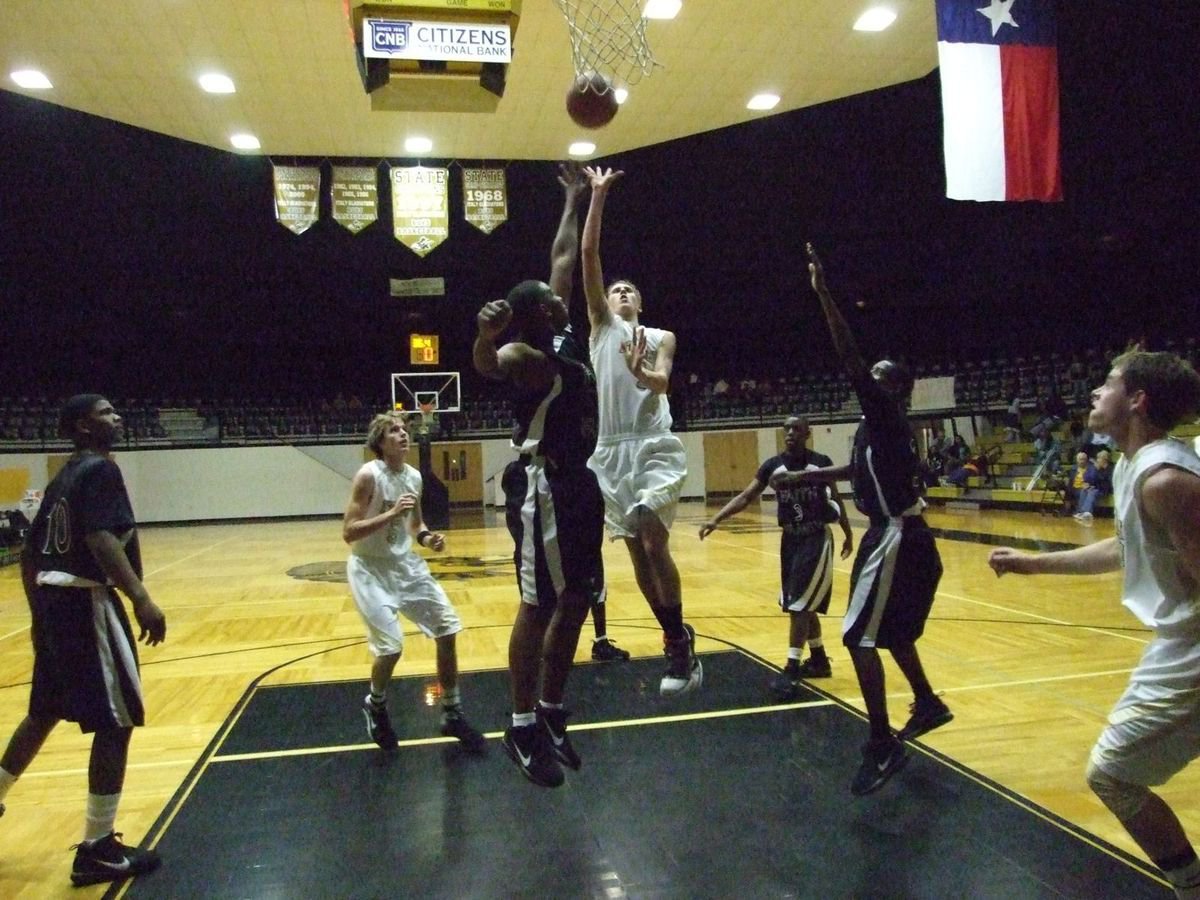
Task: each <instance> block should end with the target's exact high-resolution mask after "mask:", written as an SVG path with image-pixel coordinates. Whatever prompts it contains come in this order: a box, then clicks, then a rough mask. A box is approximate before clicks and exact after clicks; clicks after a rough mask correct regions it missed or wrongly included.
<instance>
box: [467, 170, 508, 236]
mask: <svg viewBox="0 0 1200 900" xmlns="http://www.w3.org/2000/svg"><path fill="white" fill-rule="evenodd" d="M462 176H463V217H464V218H465V219H466V220H467V221H468V222H470V223H471V224H472V225H474V226H475V227H476V228H478V229H479V230H480V231H482V232H483V233H484V234H491V233H492V231H493V230H494V229H495V228H496V226H497V225H503V224H504V223H505V222H507V221H508V186H507V184H506V183H505V180H504V170H503V169H463V170H462Z"/></svg>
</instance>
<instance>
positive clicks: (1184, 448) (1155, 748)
mask: <svg viewBox="0 0 1200 900" xmlns="http://www.w3.org/2000/svg"><path fill="white" fill-rule="evenodd" d="M1198 411H1200V375H1197V374H1196V371H1195V369H1193V368H1192V367H1191V366H1190V365H1188V363H1187V362H1185V361H1184V360H1182V359H1180V358H1179V357H1178V356H1176V355H1175V354H1173V353H1147V352H1143V351H1139V350H1133V351H1130V352H1128V353H1125V354H1123V355H1121V356H1119V357H1117V358H1116V359H1115V360H1113V363H1112V368H1111V370H1110V371H1109V373H1108V377H1107V378H1106V379H1105V381H1104V384H1102V385H1101V386H1100V387H1098V388H1096V389H1095V390H1094V391H1092V410H1091V413H1090V414H1089V416H1088V427H1089V428H1091V429H1092V430H1093V431H1098V432H1103V433H1104V434H1107V435H1109V436H1110V437H1112V438H1113V440H1115V441H1116V444H1117V446H1118V447H1119V448H1120V449H1121V451H1122V453H1123V454H1124V455H1123V456H1122V458H1121V459H1120V460H1119V461H1118V462H1117V464H1116V466H1115V467H1114V470H1113V500H1114V506H1115V512H1116V522H1117V534H1116V536H1114V537H1111V538H1107V539H1105V540H1101V541H1097V542H1095V543H1092V544H1088V545H1087V546H1084V547H1078V548H1076V549H1074V550H1063V551H1058V552H1054V553H1039V554H1033V553H1022V552H1020V551H1017V550H1014V549H1012V548H1009V547H1002V548H1000V549H998V550H993V551H992V554H991V556H990V558H989V559H988V563H989V565H991V567H992V569H994V570H995V572H996V574H997V575H998V576H999V575H1004V574H1006V573H1009V572H1011V573H1014V574H1018V575H1041V574H1044V575H1096V574H1100V573H1103V572H1115V571H1118V570H1121V569H1124V573H1125V574H1124V583H1123V586H1122V592H1121V603H1122V604H1123V605H1124V606H1125V607H1126V608H1127V609H1128V610H1129V611H1130V612H1131V613H1133V615H1134V616H1136V617H1137V619H1138V620H1139V621H1140V622H1141V623H1142V624H1143V625H1146V626H1149V627H1150V628H1153V629H1154V637H1153V639H1152V640H1151V641H1150V644H1149V645H1148V646H1147V647H1146V649H1145V651H1144V652H1143V653H1142V658H1141V660H1140V661H1139V662H1138V665H1137V667H1136V668H1135V669H1134V670H1133V674H1132V675H1131V676H1130V678H1129V685H1128V687H1126V689H1125V693H1124V694H1123V695H1122V696H1121V698H1120V699H1119V700H1118V701H1117V704H1116V706H1115V707H1114V708H1113V710H1112V712H1111V713H1110V714H1109V717H1108V726H1107V727H1106V728H1105V729H1104V731H1103V732H1101V734H1100V738H1099V740H1097V742H1096V745H1095V747H1093V748H1092V752H1091V757H1090V759H1089V760H1088V766H1087V781H1088V785H1089V786H1090V787H1091V789H1092V790H1093V791H1094V792H1095V793H1096V796H1098V797H1099V798H1100V800H1101V801H1102V802H1103V803H1104V805H1105V806H1107V807H1108V808H1109V810H1111V811H1112V813H1113V815H1115V816H1116V817H1117V819H1118V821H1120V823H1121V825H1122V826H1124V828H1125V830H1126V831H1128V832H1129V835H1130V836H1131V837H1132V838H1133V839H1134V841H1136V842H1137V845H1138V846H1139V847H1141V848H1142V850H1143V851H1145V853H1146V855H1147V856H1148V857H1149V858H1150V859H1151V861H1153V862H1154V864H1155V865H1156V866H1158V867H1159V868H1160V869H1161V870H1162V871H1163V874H1164V875H1166V877H1167V880H1168V881H1170V883H1171V885H1172V886H1173V887H1174V888H1175V893H1176V896H1178V897H1186V898H1192V900H1195V898H1200V859H1197V857H1196V851H1195V849H1194V848H1193V846H1192V843H1191V842H1190V841H1189V840H1188V838H1187V834H1186V833H1185V832H1184V830H1183V826H1182V825H1181V824H1180V822H1179V818H1178V817H1177V816H1176V815H1175V813H1174V811H1173V810H1172V809H1171V808H1170V807H1169V806H1168V805H1167V804H1166V802H1165V801H1164V800H1163V799H1162V798H1161V797H1159V796H1158V795H1157V794H1155V793H1154V792H1152V791H1151V790H1150V788H1151V787H1153V786H1155V785H1161V784H1165V783H1166V782H1167V781H1168V780H1169V779H1170V778H1172V777H1173V776H1174V775H1175V774H1176V773H1178V772H1179V771H1181V770H1182V769H1183V768H1184V767H1185V766H1186V765H1187V764H1188V763H1190V762H1191V761H1192V760H1194V759H1195V758H1196V757H1197V756H1200V457H1197V455H1196V453H1195V451H1194V450H1193V449H1192V448H1191V447H1190V446H1188V444H1187V443H1185V442H1183V441H1179V440H1175V439H1173V438H1172V437H1170V435H1169V432H1170V431H1171V430H1172V429H1173V428H1175V427H1176V426H1177V425H1179V424H1182V423H1185V422H1189V421H1192V420H1194V418H1195V416H1196V413H1197V412H1198Z"/></svg>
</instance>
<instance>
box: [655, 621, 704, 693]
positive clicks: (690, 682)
mask: <svg viewBox="0 0 1200 900" xmlns="http://www.w3.org/2000/svg"><path fill="white" fill-rule="evenodd" d="M683 627H684V630H685V631H687V636H686V637H681V638H677V639H675V640H668V641H666V642H665V643H666V649H665V653H666V656H667V671H666V672H664V673H663V677H662V681H661V682H659V685H658V692H659V694H660V695H662V696H663V697H675V696H678V695H679V694H686V693H687V692H688V691H691V690H695V689H696V688H698V687H700V685H701V684H703V683H704V667H703V666H701V665H700V660H699V659H697V658H696V629H695V628H693V627H692V626H691V625H684V626H683Z"/></svg>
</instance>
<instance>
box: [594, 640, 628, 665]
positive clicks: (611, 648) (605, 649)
mask: <svg viewBox="0 0 1200 900" xmlns="http://www.w3.org/2000/svg"><path fill="white" fill-rule="evenodd" d="M592 659H594V660H595V661H596V662H624V661H625V660H627V659H629V651H628V650H622V649H621V648H620V647H618V646H617V645H616V644H614V643H613V642H612V641H610V640H609V639H608V638H601V639H600V640H598V641H592Z"/></svg>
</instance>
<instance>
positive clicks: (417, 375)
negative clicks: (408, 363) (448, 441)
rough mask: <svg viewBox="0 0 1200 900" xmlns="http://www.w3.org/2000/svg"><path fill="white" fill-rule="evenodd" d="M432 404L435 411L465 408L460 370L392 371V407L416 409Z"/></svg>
mask: <svg viewBox="0 0 1200 900" xmlns="http://www.w3.org/2000/svg"><path fill="white" fill-rule="evenodd" d="M422 403H424V404H432V405H433V412H435V413H452V412H461V411H462V390H461V382H460V379H459V377H458V373H457V372H393V373H392V409H393V410H400V411H403V412H417V411H419V410H420V407H421V404H422Z"/></svg>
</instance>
